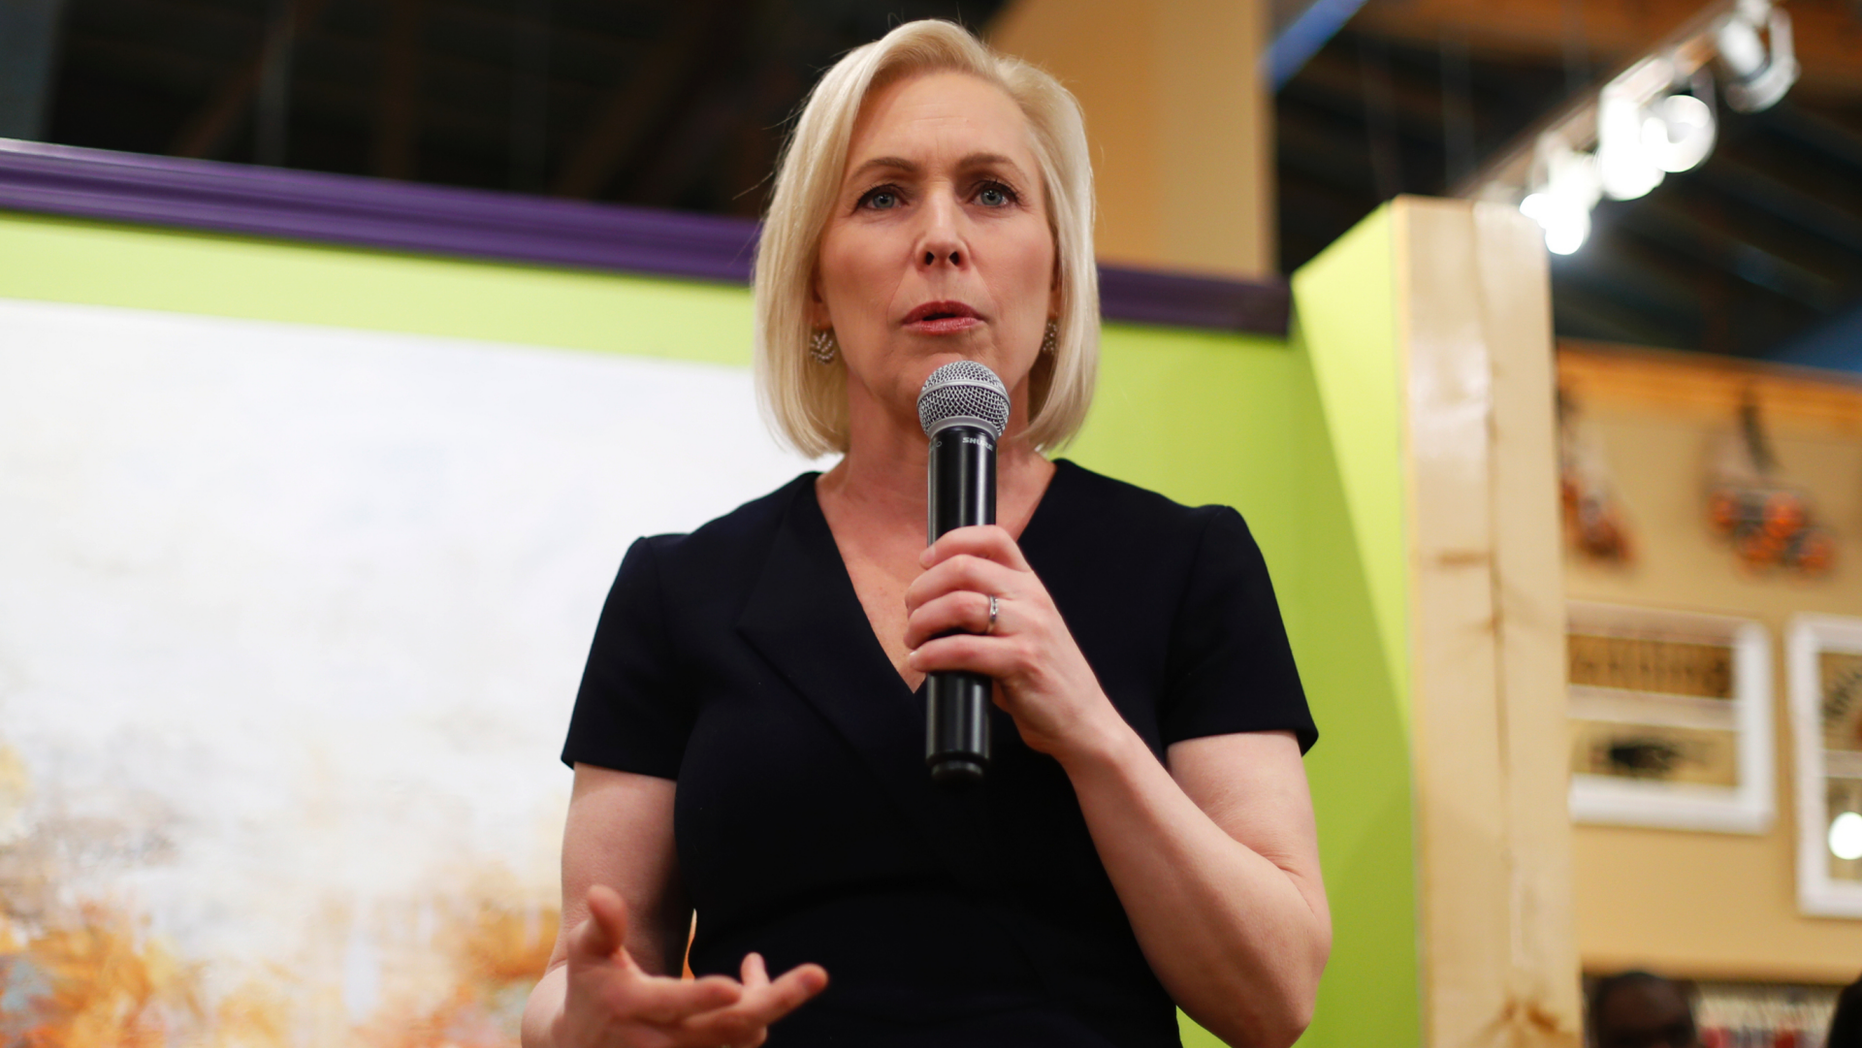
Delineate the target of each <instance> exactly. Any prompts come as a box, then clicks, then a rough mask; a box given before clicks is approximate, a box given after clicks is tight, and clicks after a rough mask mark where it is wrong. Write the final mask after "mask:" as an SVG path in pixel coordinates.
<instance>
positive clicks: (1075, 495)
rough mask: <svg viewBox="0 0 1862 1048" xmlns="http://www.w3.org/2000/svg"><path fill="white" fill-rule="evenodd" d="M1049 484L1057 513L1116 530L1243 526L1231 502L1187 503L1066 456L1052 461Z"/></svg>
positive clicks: (1188, 530) (1167, 531)
mask: <svg viewBox="0 0 1862 1048" xmlns="http://www.w3.org/2000/svg"><path fill="white" fill-rule="evenodd" d="M1054 466H1055V470H1056V472H1055V474H1054V484H1055V486H1054V488H1053V489H1051V490H1053V491H1055V492H1057V493H1058V494H1060V496H1061V497H1060V499H1058V500H1057V501H1058V502H1059V503H1060V505H1059V506H1057V507H1056V508H1057V509H1058V510H1059V511H1060V515H1063V516H1067V517H1071V518H1075V519H1076V520H1095V519H1096V520H1098V521H1100V522H1102V523H1103V524H1104V525H1106V526H1107V527H1109V528H1111V529H1113V530H1118V531H1127V532H1129V531H1134V530H1136V531H1143V532H1147V533H1151V534H1159V535H1175V534H1201V533H1202V532H1204V531H1206V530H1208V529H1209V528H1210V527H1211V526H1219V525H1217V522H1218V521H1227V522H1229V523H1230V524H1232V525H1235V526H1239V527H1241V528H1242V529H1244V530H1245V529H1246V527H1247V525H1246V524H1245V523H1243V522H1242V519H1241V514H1240V513H1238V512H1237V511H1236V510H1235V509H1234V508H1233V507H1231V506H1223V505H1203V506H1187V505H1184V504H1183V503H1181V502H1177V501H1175V500H1174V499H1171V498H1170V497H1168V496H1166V495H1161V494H1159V493H1158V492H1155V491H1152V490H1151V489H1150V488H1145V487H1140V486H1138V485H1136V484H1133V483H1130V482H1129V481H1123V480H1119V479H1117V478H1115V477H1108V476H1106V475H1105V474H1103V473H1097V472H1094V471H1093V470H1090V469H1087V468H1086V467H1085V466H1082V465H1080V464H1079V463H1077V462H1074V461H1072V460H1070V459H1056V460H1055V462H1054Z"/></svg>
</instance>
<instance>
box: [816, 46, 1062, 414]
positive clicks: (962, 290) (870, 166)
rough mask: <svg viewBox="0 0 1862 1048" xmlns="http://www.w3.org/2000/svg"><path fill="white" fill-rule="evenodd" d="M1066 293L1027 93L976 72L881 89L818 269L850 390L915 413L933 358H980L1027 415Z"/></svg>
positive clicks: (854, 148)
mask: <svg viewBox="0 0 1862 1048" xmlns="http://www.w3.org/2000/svg"><path fill="white" fill-rule="evenodd" d="M1058 302H1059V290H1058V287H1057V282H1056V280H1055V265H1054V238H1053V235H1052V234H1051V233H1050V232H1049V230H1048V223H1047V202H1046V200H1045V199H1044V198H1043V193H1042V189H1041V175H1040V168H1039V167H1038V166H1037V165H1036V163H1035V158H1034V151H1033V149H1032V148H1031V147H1030V145H1029V128H1028V121H1027V118H1026V117H1024V116H1023V115H1022V112H1021V108H1020V107H1019V106H1017V105H1016V104H1015V102H1014V100H1013V99H1011V98H1010V97H1009V96H1008V95H1007V94H1006V93H1004V92H1003V91H1002V90H1001V89H1000V88H997V87H995V86H994V85H992V84H989V83H985V82H984V81H982V80H979V79H976V78H975V77H972V76H968V75H966V74H963V73H931V74H925V75H921V76H915V77H909V78H907V79H905V80H901V81H899V82H897V83H893V84H889V85H887V86H886V87H884V88H881V89H880V90H878V91H875V92H873V93H872V94H871V95H869V96H868V97H867V100H866V104H865V105H864V107H863V108H862V109H861V112H860V118H859V121H858V123H857V124H856V125H855V127H854V133H853V139H852V142H851V143H850V145H849V149H848V154H847V169H846V174H845V175H844V176H843V178H842V179H841V186H840V194H839V196H838V197H837V198H836V200H835V206H834V211H833V213H832V215H831V216H830V217H829V219H828V224H827V229H826V230H825V232H824V233H823V236H822V241H821V259H820V263H819V268H818V269H817V271H816V275H815V306H814V309H815V316H814V322H815V326H816V327H818V328H829V327H831V328H833V329H834V334H835V337H836V338H837V339H838V340H839V342H840V347H841V353H842V355H843V356H844V358H845V360H846V364H847V372H848V395H849V397H851V398H855V399H858V398H861V397H870V398H872V399H874V400H875V401H877V402H878V404H880V405H882V406H884V407H885V408H887V409H888V410H890V411H892V412H893V413H906V412H909V411H910V410H911V408H912V405H914V404H916V402H917V397H918V390H919V387H921V386H922V385H923V384H924V380H925V378H926V377H927V376H929V375H930V374H931V372H932V371H933V370H935V369H936V368H937V367H939V366H941V365H943V364H947V363H949V362H951V361H953V360H959V359H967V360H975V361H977V362H979V363H982V364H986V365H988V366H989V367H990V368H991V369H992V370H994V371H995V372H996V374H997V375H999V376H1001V378H1002V381H1003V382H1004V383H1005V384H1007V385H1008V387H1009V389H1010V390H1011V391H1012V392H1013V393H1014V395H1015V397H1014V399H1015V404H1016V407H1017V409H1018V411H1019V412H1021V415H1022V418H1024V419H1025V418H1026V414H1025V412H1026V397H1025V391H1024V389H1023V385H1024V380H1026V378H1027V377H1028V372H1029V370H1030V369H1031V368H1032V367H1033V366H1034V362H1035V357H1036V355H1037V354H1038V353H1039V352H1040V347H1041V338H1042V333H1043V329H1044V328H1045V326H1046V324H1047V320H1048V318H1049V317H1051V316H1053V315H1055V314H1056V313H1057V312H1058ZM856 410H857V407H856ZM914 417H915V416H914Z"/></svg>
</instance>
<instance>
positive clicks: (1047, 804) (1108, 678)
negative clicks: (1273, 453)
mask: <svg viewBox="0 0 1862 1048" xmlns="http://www.w3.org/2000/svg"><path fill="white" fill-rule="evenodd" d="M1057 467H1058V468H1057V470H1056V472H1055V474H1054V477H1053V480H1052V481H1051V483H1050V485H1049V487H1048V490H1047V491H1046V493H1045V494H1044V495H1043V497H1042V500H1041V503H1040V505H1039V506H1038V507H1037V508H1036V510H1035V513H1034V516H1033V518H1032V519H1031V520H1030V521H1029V523H1028V526H1027V528H1026V529H1025V530H1024V532H1023V535H1022V538H1021V548H1022V551H1023V553H1024V554H1025V555H1026V557H1027V558H1028V562H1029V564H1030V565H1031V566H1032V567H1033V568H1034V570H1035V572H1036V574H1038V575H1039V576H1040V578H1041V580H1042V582H1043V583H1044V584H1045V585H1046V586H1047V588H1048V590H1049V592H1050V593H1051V594H1052V595H1053V598H1054V601H1055V603H1056V605H1057V606H1058V607H1059V608H1060V612H1061V614H1062V616H1063V617H1064V618H1065V619H1066V622H1067V626H1068V628H1069V629H1070V630H1071V631H1072V633H1073V636H1074V639H1075V640H1076V641H1077V642H1078V643H1079V645H1080V648H1081V650H1082V651H1083V652H1084V653H1085V655H1086V659H1087V661H1088V662H1089V663H1090V664H1091V665H1092V667H1093V670H1094V672H1095V673H1097V675H1098V677H1099V682H1100V684H1101V686H1102V687H1103V688H1104V689H1105V692H1106V694H1107V695H1108V696H1109V697H1110V698H1111V700H1112V702H1113V704H1114V705H1115V706H1117V707H1118V710H1119V712H1120V713H1121V714H1123V715H1124V717H1125V719H1126V720H1127V721H1128V722H1130V724H1131V725H1132V727H1133V728H1135V729H1136V730H1137V732H1138V733H1139V734H1140V735H1141V736H1142V737H1143V738H1144V740H1145V741H1146V742H1147V743H1149V744H1150V746H1151V749H1152V750H1153V751H1154V752H1155V753H1157V754H1158V755H1159V757H1160V759H1161V757H1162V755H1163V753H1164V749H1165V747H1167V746H1169V745H1170V744H1171V743H1173V742H1177V741H1179V740H1182V739H1189V738H1195V737H1199V736H1205V735H1220V734H1227V733H1230V732H1244V731H1275V730H1284V731H1291V732H1293V733H1294V734H1295V735H1296V736H1297V737H1298V738H1299V741H1300V747H1301V749H1302V751H1303V750H1304V749H1305V748H1307V747H1309V746H1311V745H1312V743H1313V741H1314V739H1315V738H1316V737H1317V732H1316V730H1315V729H1314V727H1313V722H1312V717H1311V714H1310V713H1309V712H1308V710H1307V706H1306V700H1305V696H1304V693H1303V692H1302V691H1301V688H1300V682H1299V676H1298V673H1297V672H1296V670H1295V668H1294V665H1293V656H1292V653H1291V651H1290V650H1289V648H1288V646H1287V638H1286V632H1285V630H1284V628H1283V627H1282V625H1281V621H1280V615H1279V611H1278V608H1277V606H1276V605H1275V602H1274V595H1273V588H1272V585H1271V584H1270V582H1269V581H1268V576H1267V568H1266V565H1265V563H1264V562H1263V561H1262V559H1261V554H1260V551H1259V550H1258V549H1257V548H1256V546H1255V543H1254V540H1253V538H1252V537H1251V536H1250V535H1249V533H1248V529H1247V526H1246V525H1245V524H1244V523H1243V522H1242V519H1241V516H1240V515H1239V514H1237V513H1236V512H1235V511H1234V510H1232V509H1228V508H1226V507H1216V506H1209V507H1202V508H1199V509H1192V508H1187V507H1184V506H1180V505H1177V504H1176V503H1173V502H1171V501H1169V500H1168V499H1165V498H1163V497H1162V496H1160V495H1156V494H1153V493H1151V492H1149V491H1145V490H1143V489H1141V488H1137V487H1133V486H1131V485H1129V484H1124V483H1121V482H1119V481H1115V480H1111V479H1109V478H1106V477H1102V476H1100V475H1098V474H1096V473H1092V472H1090V471H1088V470H1086V469H1083V468H1081V467H1079V466H1076V465H1074V464H1072V463H1070V462H1067V461H1064V460H1062V461H1060V462H1059V463H1057ZM814 482H815V475H814V474H812V473H810V474H805V475H803V476H801V477H798V478H796V479H795V480H794V481H792V482H790V483H789V484H787V485H785V486H783V487H782V488H781V489H779V490H777V491H776V492H774V493H772V494H770V495H767V496H765V497H763V498H761V499H758V500H756V501H754V502H750V503H747V504H745V505H744V506H741V507H739V508H738V509H736V510H734V511H732V512H731V513H729V514H726V515H725V516H723V517H720V518H718V519H717V520H714V521H712V522H711V523H709V524H706V525H705V526H704V527H702V528H699V529H698V530H697V531H695V532H692V533H691V534H689V535H662V536H657V537H653V538H645V539H641V540H640V541H638V542H636V543H635V544H634V546H633V548H632V549H630V550H629V551H628V553H627V557H626V559H625V560H624V561H623V562H622V564H621V569H620V573H619V575H618V577H617V578H616V579H615V582H614V588H613V590H612V592H611V593H610V594H609V597H608V601H607V606H606V607H605V608H604V610H603V611H602V614H601V621H600V624H599V626H598V627H597V629H596V632H595V640H594V645H593V648H592V650H591V651H590V653H589V658H588V666H587V669H586V671H585V672H584V675H583V679H582V686H581V690H580V693H579V694H578V695H577V696H576V704H575V713H574V715H573V717H572V719H571V722H570V726H569V737H568V742H567V745H566V746H565V747H564V749H563V760H564V762H566V763H569V764H571V765H574V764H576V763H578V762H581V763H587V764H593V765H597V766H600V767H604V768H613V769H618V770H620V771H627V772H635V773H639V774H643V775H654V776H659V777H661V778H667V779H675V780H677V782H678V790H677V794H676V800H675V802H674V834H675V837H676V840H677V847H678V856H679V868H680V874H681V876H682V877H683V878H684V881H685V888H686V890H687V891H688V893H689V894H690V897H691V899H692V902H693V904H694V905H695V907H696V908H697V912H698V933H697V938H696V939H695V941H694V942H693V945H692V953H691V965H692V968H693V970H694V971H696V972H698V973H700V974H709V973H714V972H716V973H724V974H729V975H733V976H734V975H735V974H736V972H737V966H738V964H739V963H740V961H741V960H742V958H743V955H744V954H745V953H747V952H749V951H751V950H755V951H758V952H760V953H762V954H763V955H764V957H765V958H766V959H767V960H768V962H769V967H770V970H771V971H772V972H780V971H783V970H786V969H788V968H790V967H792V966H793V965H796V964H800V963H802V962H805V961H813V962H816V963H818V964H821V965H822V966H823V967H825V968H826V969H827V971H828V974H829V978H830V982H829V986H828V989H827V990H826V991H825V992H823V993H822V994H821V996H819V997H818V998H816V999H815V1000H813V1001H811V1002H809V1003H808V1004H806V1005H804V1006H803V1007H802V1008H801V1009H799V1010H798V1011H796V1012H795V1013H794V1014H792V1015H791V1016H789V1017H788V1018H785V1019H783V1020H782V1021H781V1022H779V1023H777V1024H776V1025H775V1026H773V1027H772V1028H771V1030H770V1039H769V1044H770V1045H771V1046H773V1048H785V1046H794V1048H814V1046H821V1045H854V1046H861V1048H906V1046H913V1048H916V1046H921V1045H922V1046H932V1045H937V1046H944V1045H950V1046H964V1048H994V1046H1003V1048H1007V1046H1010V1045H1014V1046H1018V1048H1019V1046H1026V1045H1077V1046H1081V1048H1088V1046H1090V1048H1109V1046H1123V1048H1152V1046H1163V1045H1171V1046H1176V1045H1179V1044H1180V1041H1179V1039H1178V1036H1177V1025H1176V1014H1175V1007H1174V1005H1173V1003H1172V1002H1171V1000H1170V997H1169V995H1168V994H1166V993H1165V992H1164V988H1163V986H1162V985H1160V984H1159V983H1158V981H1157V978H1156V976H1154V975H1153V974H1152V972H1151V968H1150V966H1149V964H1147V963H1146V961H1145V958H1144V955H1143V954H1142V953H1141V952H1140V951H1139V948H1138V942H1137V939H1136V937H1135V936H1134V934H1133V933H1132V929H1131V924H1130V922H1129V921H1128V920H1127V918H1126V916H1125V911H1124V909H1123V907H1122V906H1121V904H1120V903H1119V900H1118V896H1117V895H1116V894H1115V893H1114V891H1113V889H1112V883H1111V881H1110V879H1109V878H1108V877H1107V875H1106V871H1105V867H1104V866H1103V865H1102V864H1101V863H1100V861H1099V856H1098V853H1097V852H1096V851H1095V850H1094V847H1093V842H1092V838H1091V836H1090V835H1089V834H1088V832H1087V828H1086V822H1085V819H1084V817H1083V816H1082V814H1081V812H1080V806H1079V802H1078V801H1077V799H1076V798H1075V797H1074V794H1073V789H1072V786H1071V784H1070V783H1069V782H1068V780H1067V777H1066V775H1065V773H1064V772H1062V771H1061V768H1060V765H1059V764H1058V763H1057V762H1056V761H1054V760H1053V759H1052V758H1050V757H1048V756H1045V755H1043V754H1040V753H1036V752H1034V751H1033V750H1030V749H1029V748H1028V747H1027V746H1025V745H1023V744H1022V742H1021V739H1020V737H1019V736H1018V735H1017V733H1016V731H1015V726H1014V723H1013V721H1011V720H1010V719H1009V717H1008V716H1007V715H1006V714H1004V713H1003V712H1002V711H1000V710H996V711H995V713H994V716H995V722H994V725H993V731H994V736H995V739H994V745H995V759H994V763H993V765H992V766H991V768H990V770H989V776H988V781H987V784H986V785H984V786H983V787H981V788H978V789H974V790H969V791H952V790H948V789H944V788H942V787H938V786H935V785H934V784H933V783H932V782H931V780H930V777H929V775H928V774H927V772H926V770H925V767H924V713H923V705H922V701H921V698H920V697H919V696H916V695H914V694H913V693H912V692H911V691H910V690H908V689H907V688H906V686H905V684H904V682H903V681H901V680H900V678H899V675H898V673H897V672H896V671H895V670H894V669H893V666H892V662H891V660H890V659H888V658H887V656H886V653H885V650H884V649H883V648H882V647H881V646H880V643H879V640H878V638H876V637H875V636H874V635H873V631H872V627H871V625H870V624H869V622H868V620H867V618H866V613H865V611H864V610H863V609H862V608H861V606H860V601H859V598H858V597H857V596H856V595H855V593H854V589H853V584H852V582H851V580H850V579H849V578H848V575H847V570H846V567H845V565H844V564H843V563H842V561H841V558H840V553H839V550H838V548H837V547H836V546H835V544H834V537H833V534H832V533H831V532H830V531H829V530H828V525H827V520H826V518H824V517H823V516H822V514H821V507H820V504H819V503H818V502H817V501H816V500H815V483H814Z"/></svg>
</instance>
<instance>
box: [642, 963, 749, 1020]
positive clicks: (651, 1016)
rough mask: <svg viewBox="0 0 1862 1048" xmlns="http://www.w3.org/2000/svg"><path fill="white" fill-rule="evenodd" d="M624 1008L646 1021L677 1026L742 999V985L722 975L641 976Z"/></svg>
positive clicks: (725, 1007) (720, 1009) (727, 1006)
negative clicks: (676, 977) (691, 978)
mask: <svg viewBox="0 0 1862 1048" xmlns="http://www.w3.org/2000/svg"><path fill="white" fill-rule="evenodd" d="M630 996H631V997H632V1000H631V1001H630V1002H629V1005H630V1006H629V1008H628V1010H629V1011H631V1012H632V1013H633V1014H635V1015H638V1016H639V1017H640V1018H642V1019H644V1020H646V1021H647V1022H649V1023H655V1024H657V1025H660V1026H677V1025H679V1024H681V1023H685V1022H689V1021H690V1020H691V1019H693V1018H694V1017H696V1016H702V1015H704V1014H706V1013H707V1012H719V1011H722V1010H723V1009H727V1008H730V1007H731V1006H732V1005H735V1004H737V1003H738V1002H739V1001H741V1000H743V987H742V986H739V985H738V984H737V980H735V979H732V978H730V977H728V976H723V975H707V976H705V977H704V978H702V979H693V980H692V981H690V982H686V981H684V980H682V979H666V978H645V979H641V980H640V981H639V982H638V983H637V984H636V985H635V986H634V987H633V990H632V992H631V994H630Z"/></svg>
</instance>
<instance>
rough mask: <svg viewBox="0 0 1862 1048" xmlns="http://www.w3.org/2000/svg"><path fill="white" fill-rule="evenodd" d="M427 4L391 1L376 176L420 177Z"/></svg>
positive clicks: (375, 154)
mask: <svg viewBox="0 0 1862 1048" xmlns="http://www.w3.org/2000/svg"><path fill="white" fill-rule="evenodd" d="M423 6H424V5H423V4H422V0H390V2H389V3H388V5H387V7H388V25H387V31H386V32H385V33H383V35H382V48H381V79H380V81H379V82H378V83H379V91H380V95H379V98H378V102H377V105H376V110H375V129H374V131H375V134H374V143H373V150H372V157H371V161H372V164H373V167H374V169H375V174H377V175H379V176H380V177H382V178H412V177H414V161H415V154H416V148H415V146H416V143H417V138H416V130H415V129H416V127H417V126H418V123H419V117H420V50H421V49H420V29H421V23H422V16H423V15H424V14H425V12H424V10H423Z"/></svg>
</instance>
